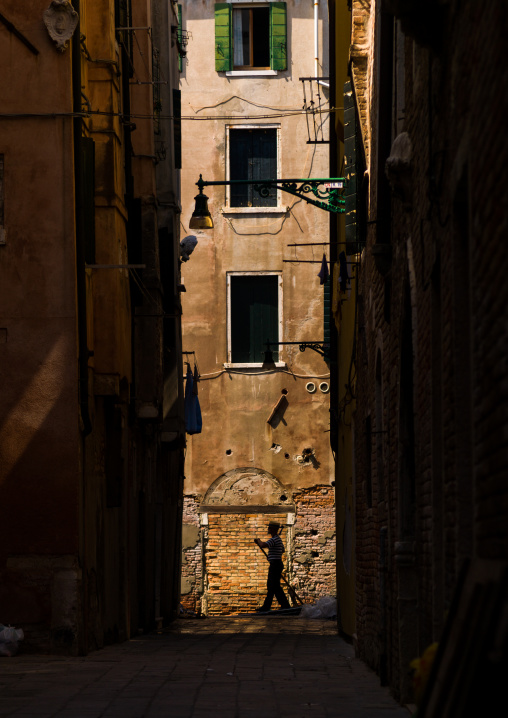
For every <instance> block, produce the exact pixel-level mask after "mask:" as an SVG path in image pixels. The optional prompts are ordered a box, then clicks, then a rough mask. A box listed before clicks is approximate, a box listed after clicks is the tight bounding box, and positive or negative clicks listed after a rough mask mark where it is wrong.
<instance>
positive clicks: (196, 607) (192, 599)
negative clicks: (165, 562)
mask: <svg viewBox="0 0 508 718" xmlns="http://www.w3.org/2000/svg"><path fill="white" fill-rule="evenodd" d="M199 503H200V502H199V498H197V497H195V496H185V498H184V502H183V526H184V527H195V528H196V534H197V536H196V543H195V544H194V545H191V546H186V545H183V547H182V576H181V587H182V593H181V604H182V606H183V607H184V608H185V609H187V610H189V611H193V612H199V611H200V610H201V594H202V590H203V589H202V585H203V566H202V560H201V556H202V541H201V534H202V529H201V527H200V522H199V514H198V507H199ZM192 535H194V534H192Z"/></svg>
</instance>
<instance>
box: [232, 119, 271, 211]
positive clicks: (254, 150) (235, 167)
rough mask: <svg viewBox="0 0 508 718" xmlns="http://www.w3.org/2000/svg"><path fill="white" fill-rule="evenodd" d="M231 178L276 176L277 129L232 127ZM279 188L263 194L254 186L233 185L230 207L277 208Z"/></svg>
mask: <svg viewBox="0 0 508 718" xmlns="http://www.w3.org/2000/svg"><path fill="white" fill-rule="evenodd" d="M229 170H230V172H229V174H230V179H231V180H233V181H234V180H262V179H265V180H266V179H276V178H277V130H276V129H274V128H268V129H262V128H259V129H251V130H243V129H232V130H231V131H230V133H229ZM276 206H277V190H276V189H273V188H272V189H270V191H269V193H268V196H267V197H262V196H261V195H260V194H259V193H258V192H257V191H256V190H255V189H254V187H253V185H231V207H276Z"/></svg>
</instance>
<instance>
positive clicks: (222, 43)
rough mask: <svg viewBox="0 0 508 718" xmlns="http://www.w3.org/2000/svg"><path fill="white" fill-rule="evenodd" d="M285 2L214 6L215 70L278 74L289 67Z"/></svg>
mask: <svg viewBox="0 0 508 718" xmlns="http://www.w3.org/2000/svg"><path fill="white" fill-rule="evenodd" d="M286 36H287V31H286V3H285V2H270V3H265V4H264V5H261V4H260V5H257V6H255V7H252V6H242V5H239V6H236V4H235V6H233V5H232V4H231V3H216V4H215V69H216V70H217V72H229V71H232V70H239V71H243V70H247V71H251V70H261V71H270V70H271V71H276V70H285V69H286V68H287V39H286Z"/></svg>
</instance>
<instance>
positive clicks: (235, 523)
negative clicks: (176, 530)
mask: <svg viewBox="0 0 508 718" xmlns="http://www.w3.org/2000/svg"><path fill="white" fill-rule="evenodd" d="M294 500H295V506H296V515H295V514H289V518H288V514H286V513H281V514H272V513H271V514H259V513H252V514H248V513H241V514H236V513H235V514H232V513H223V514H221V513H208V514H206V515H205V516H206V518H205V517H203V515H202V518H201V523H202V524H203V525H201V526H200V518H199V516H200V515H199V514H198V507H199V503H200V502H199V500H198V498H197V497H186V499H185V505H184V526H187V527H195V528H196V529H199V536H198V533H197V532H196V533H193V532H192V530H191V531H190V532H188V533H189V535H190V536H191V537H192V543H193V545H191V546H185V545H184V548H183V561H182V605H183V606H184V608H186V609H189V610H191V611H195V612H204V613H206V614H207V615H211V616H214V615H224V614H225V615H228V614H231V613H239V612H247V611H252V610H254V609H255V608H257V607H258V606H259V605H260V604H261V603H262V600H263V597H264V595H265V592H266V576H267V569H268V564H267V560H266V558H265V556H263V554H262V552H261V551H260V550H259V548H258V547H257V546H256V545H255V544H254V540H253V539H254V538H255V537H256V536H257V537H259V538H261V539H263V540H266V538H268V533H267V524H268V521H271V520H274V521H278V522H279V523H280V524H281V525H282V526H283V527H284V528H283V529H282V532H281V537H282V540H283V541H284V545H285V548H286V553H285V554H284V557H283V560H284V563H285V565H286V569H285V575H286V578H287V580H288V581H289V583H290V585H291V586H293V587H294V588H295V590H296V592H297V594H298V596H299V597H300V598H301V599H302V600H303V601H304V602H308V603H312V602H315V601H316V600H317V599H318V598H320V597H321V596H325V595H333V596H335V593H336V587H335V512H334V490H333V488H332V487H331V486H316V487H313V488H312V489H305V490H302V491H299V492H298V493H296V494H295V495H294ZM184 533H185V532H184ZM194 541H195V544H194ZM184 543H185V542H184ZM203 557H204V566H203ZM285 590H286V593H287V588H286V589H285ZM276 605H277V603H276V601H275V600H274V604H273V606H274V608H275V607H276Z"/></svg>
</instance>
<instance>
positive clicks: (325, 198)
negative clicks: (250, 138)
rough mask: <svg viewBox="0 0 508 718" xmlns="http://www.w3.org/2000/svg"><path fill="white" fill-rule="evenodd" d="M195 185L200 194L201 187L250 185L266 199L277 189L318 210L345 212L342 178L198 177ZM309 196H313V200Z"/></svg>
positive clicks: (343, 181) (343, 182) (335, 212)
mask: <svg viewBox="0 0 508 718" xmlns="http://www.w3.org/2000/svg"><path fill="white" fill-rule="evenodd" d="M196 184H197V186H198V188H199V191H200V192H202V191H203V187H208V186H210V185H220V186H225V185H242V184H243V185H252V187H253V188H254V190H255V191H256V192H257V193H258V194H259V196H260V197H268V196H269V194H270V191H271V190H273V189H279V190H282V192H288V193H289V194H292V195H294V196H295V197H299V198H300V199H303V200H304V201H305V202H308V203H309V204H313V205H314V206H315V207H319V209H324V210H325V212H332V213H334V214H341V213H343V212H345V206H344V205H345V204H346V201H345V199H343V198H342V195H343V193H344V187H345V179H344V177H325V178H314V179H305V178H303V179H302V178H300V179H267V180H223V181H207V180H204V179H203V177H202V175H199V180H198V181H197V182H196ZM309 195H313V196H314V198H315V199H314V198H313V197H312V196H309Z"/></svg>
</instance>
